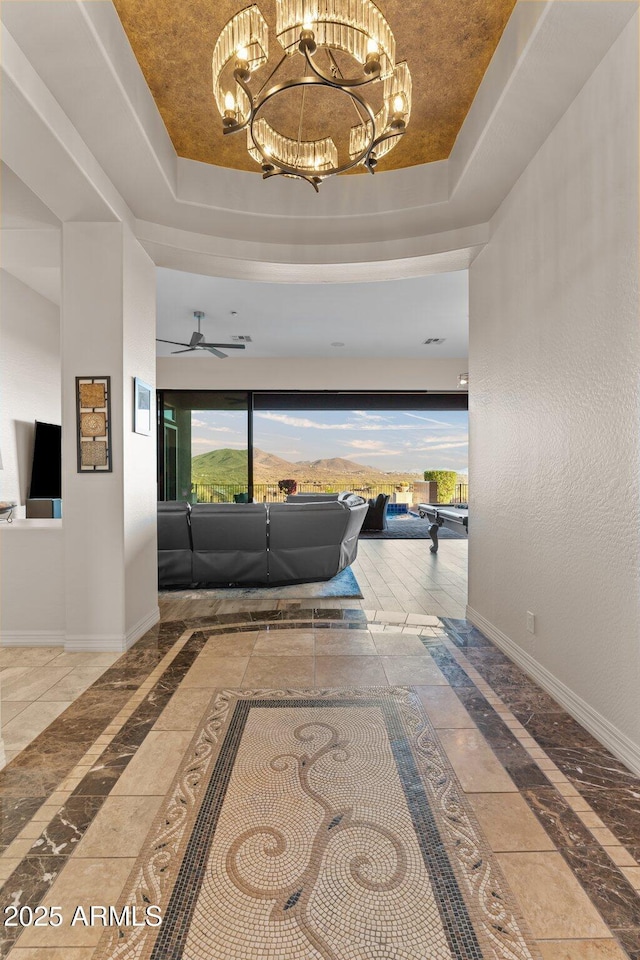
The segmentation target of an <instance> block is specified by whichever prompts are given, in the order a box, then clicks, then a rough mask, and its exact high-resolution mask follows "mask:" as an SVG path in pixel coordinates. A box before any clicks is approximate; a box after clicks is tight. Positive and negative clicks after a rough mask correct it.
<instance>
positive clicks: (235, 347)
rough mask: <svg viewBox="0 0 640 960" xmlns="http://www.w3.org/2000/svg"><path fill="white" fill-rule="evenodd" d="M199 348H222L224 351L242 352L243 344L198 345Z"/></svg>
mask: <svg viewBox="0 0 640 960" xmlns="http://www.w3.org/2000/svg"><path fill="white" fill-rule="evenodd" d="M198 346H199V347H204V349H205V350H208V349H209V347H223V348H224V349H225V350H244V347H245V345H244V343H199V344H198Z"/></svg>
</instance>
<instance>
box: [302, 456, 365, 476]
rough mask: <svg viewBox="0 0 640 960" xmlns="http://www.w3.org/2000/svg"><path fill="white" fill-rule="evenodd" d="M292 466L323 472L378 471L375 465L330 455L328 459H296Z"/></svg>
mask: <svg viewBox="0 0 640 960" xmlns="http://www.w3.org/2000/svg"><path fill="white" fill-rule="evenodd" d="M294 466H296V467H303V468H305V469H311V470H319V471H323V472H325V473H326V472H328V473H338V474H343V473H380V471H379V470H378V469H377V468H376V467H368V466H366V465H365V464H363V463H356V462H355V461H354V460H345V459H344V458H343V457H330V458H329V459H328V460H297V461H296V463H295V464H294Z"/></svg>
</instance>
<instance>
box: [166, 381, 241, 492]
mask: <svg viewBox="0 0 640 960" xmlns="http://www.w3.org/2000/svg"><path fill="white" fill-rule="evenodd" d="M159 399H160V424H161V430H160V437H159V445H160V454H161V455H160V471H159V472H160V476H159V487H160V491H159V494H160V499H163V500H188V501H189V502H190V503H233V502H234V501H235V502H236V503H237V502H243V501H245V502H246V501H247V500H248V499H249V498H250V493H251V492H250V490H249V447H250V444H249V429H250V428H249V397H248V394H247V393H217V392H214V391H208V390H207V391H196V390H164V391H161V393H160V395H159Z"/></svg>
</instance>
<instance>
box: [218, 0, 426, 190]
mask: <svg viewBox="0 0 640 960" xmlns="http://www.w3.org/2000/svg"><path fill="white" fill-rule="evenodd" d="M276 36H277V39H278V41H279V43H280V45H281V47H282V58H281V60H280V61H279V63H278V64H277V65H276V67H275V68H274V69H273V70H272V71H271V72H270V73H269V74H268V75H267V76H265V77H264V78H258V74H259V73H260V70H261V68H262V67H264V66H265V65H266V64H267V60H268V58H269V29H268V26H267V23H266V21H265V19H264V17H263V16H262V13H261V12H260V10H259V8H258V7H257V6H256V5H253V6H250V7H246V8H245V9H244V10H241V11H240V12H239V13H237V14H236V15H235V16H234V17H232V18H231V20H229V21H228V23H227V24H226V25H225V26H224V28H223V30H222V32H221V33H220V36H219V37H218V41H217V43H216V45H215V49H214V51H213V61H212V69H213V92H214V97H215V100H216V103H217V105H218V109H219V111H220V115H221V116H222V123H223V128H224V130H223V132H224V133H225V134H228V133H237V132H238V131H240V130H245V129H246V131H247V150H248V151H249V154H250V156H251V157H252V158H253V159H254V160H255V161H256V163H259V164H260V165H261V167H262V174H263V177H264V178H267V177H274V176H286V177H296V178H298V179H301V180H306V181H307V183H310V184H311V185H312V187H313V188H314V189H315V190H316V192H317V191H318V187H319V185H320V184H321V183H322V181H323V180H325V179H326V178H327V177H330V176H335V175H336V174H338V173H344V172H345V171H346V170H350V169H352V168H353V167H356V166H358V165H362V166H364V167H365V168H366V169H367V170H369V172H370V173H374V172H375V167H376V164H377V163H378V160H379V159H380V158H381V157H382V156H384V155H385V154H386V153H388V152H389V150H391V149H393V147H394V146H395V145H396V143H397V142H398V139H399V137H401V136H402V135H403V134H404V132H405V130H406V126H407V123H408V120H409V116H410V113H411V74H410V73H409V67H408V66H407V64H406V63H405V62H401V63H396V62H395V39H394V36H393V33H392V32H391V28H390V26H389V24H388V23H387V21H386V20H385V18H384V17H383V15H382V13H381V12H380V10H379V9H378V8H377V6H376V5H375V4H374V3H372V2H371V0H276ZM296 57H299V58H301V63H300V66H301V68H302V69H301V71H300V72H299V75H297V76H293V77H292V76H291V73H292V69H291V62H292V58H296ZM232 64H233V71H232V70H231V65H232ZM354 64H355V66H354ZM347 68H348V69H350V70H351V69H353V71H354V72H355V71H357V75H355V76H346V75H345V70H346V69H347ZM265 72H266V71H265ZM254 74H255V75H256V83H255V85H254V87H255V88H257V89H252V86H251V83H252V80H253V79H254ZM274 78H275V82H274V83H273V84H272V81H273V80H274ZM380 84H381V87H380ZM367 85H368V88H367ZM295 88H301V91H302V93H301V98H300V99H301V107H300V111H299V118H298V117H297V115H296V117H295V118H292V117H291V116H289V117H288V127H289V133H291V132H292V130H293V129H294V128H295V129H297V136H290V135H286V134H283V133H281V132H280V131H279V130H278V129H276V127H275V126H274V125H272V123H271V122H270V119H268V117H267V116H266V114H268V113H269V111H268V110H265V107H267V104H268V103H269V102H270V101H272V100H275V99H276V98H279V95H281V94H283V93H286V92H287V91H291V90H293V89H295ZM363 88H367V89H366V91H365V93H366V96H365V93H363V92H360V91H361V90H363ZM314 90H315V91H318V90H321V91H322V90H324V91H325V92H327V91H333V92H335V91H339V92H341V93H343V94H345V95H346V96H347V97H349V98H350V99H351V102H352V104H353V108H354V112H355V114H356V116H357V118H358V121H357V123H356V124H355V125H353V126H351V127H350V128H349V129H348V131H347V130H345V134H348V136H346V137H345V138H344V139H345V140H346V139H348V147H347V148H346V149H343V154H344V155H343V157H340V155H339V149H338V147H337V146H336V142H335V140H334V139H333V136H332V135H331V133H330V131H327V132H326V134H325V135H324V136H321V137H319V138H318V137H316V138H315V139H308V138H307V139H305V137H304V130H305V128H306V129H308V130H309V129H311V128H312V127H314V126H316V124H317V117H316V116H314V115H313V114H312V115H311V117H309V116H307V117H306V118H305V97H306V95H307V92H309V93H312V92H313V91H314ZM280 99H281V98H280ZM285 112H287V111H285ZM290 112H291V111H288V113H290ZM276 115H277V114H276ZM272 119H273V118H272Z"/></svg>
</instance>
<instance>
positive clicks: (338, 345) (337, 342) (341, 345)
mask: <svg viewBox="0 0 640 960" xmlns="http://www.w3.org/2000/svg"><path fill="white" fill-rule="evenodd" d="M331 346H332V347H344V343H341V342H340V341H339V340H334V342H333V343H332V344H331Z"/></svg>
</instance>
